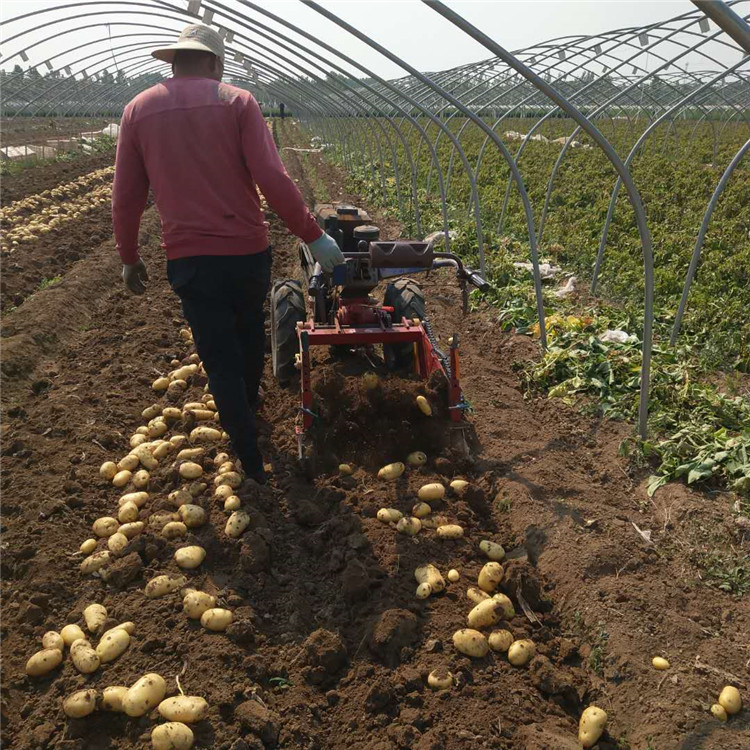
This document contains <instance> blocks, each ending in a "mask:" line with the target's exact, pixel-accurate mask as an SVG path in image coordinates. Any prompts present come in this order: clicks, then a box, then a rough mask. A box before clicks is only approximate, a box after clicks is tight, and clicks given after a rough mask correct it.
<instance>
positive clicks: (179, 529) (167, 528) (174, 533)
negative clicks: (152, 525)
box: [161, 521, 187, 539]
mask: <svg viewBox="0 0 750 750" xmlns="http://www.w3.org/2000/svg"><path fill="white" fill-rule="evenodd" d="M186 534H187V526H185V524H184V523H182V521H170V522H169V523H167V524H165V525H164V528H163V529H162V530H161V535H162V536H163V537H164V538H165V539H182V537H184V536H185V535H186Z"/></svg>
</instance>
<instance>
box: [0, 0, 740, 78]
mask: <svg viewBox="0 0 750 750" xmlns="http://www.w3.org/2000/svg"><path fill="white" fill-rule="evenodd" d="M66 1H71V0H57V1H56V0H46V1H45V2H42V1H41V0H3V1H2V3H0V13H1V14H2V20H3V27H2V39H3V44H2V53H3V59H5V58H6V57H8V56H10V55H13V54H14V53H16V52H17V51H18V50H19V49H20V48H23V47H26V46H27V45H28V43H29V40H36V39H41V38H44V37H46V36H54V37H55V38H53V39H52V40H51V41H48V42H46V43H45V44H44V45H41V46H39V47H36V48H34V50H33V51H31V52H30V53H29V58H30V63H33V64H41V63H43V62H44V60H45V59H47V58H48V57H50V56H52V55H54V54H56V53H59V52H63V51H66V50H68V49H70V48H71V47H74V48H76V49H77V50H78V53H77V54H78V55H79V56H81V55H82V54H83V52H81V50H83V51H85V50H86V49H87V45H90V44H92V43H93V42H95V41H98V42H99V43H100V44H101V43H102V40H106V39H107V35H108V34H109V33H111V34H112V35H117V34H118V33H120V34H125V33H133V32H135V31H136V30H137V29H135V28H133V27H131V26H129V25H128V26H125V25H119V26H114V25H112V26H110V29H109V30H108V29H107V27H106V25H105V23H104V22H105V21H106V20H111V21H115V20H116V19H115V16H114V15H112V14H110V15H107V16H98V17H94V18H91V19H88V20H87V21H86V22H87V23H92V24H94V28H91V29H89V30H86V31H79V32H76V33H71V34H67V35H65V34H59V31H60V30H62V29H64V28H73V27H74V26H75V25H76V24H80V23H81V20H80V16H81V14H82V13H84V12H87V11H88V12H91V11H97V10H99V11H100V10H102V9H105V8H106V9H109V8H113V7H116V6H115V4H109V3H108V4H99V3H94V2H91V3H90V4H89V5H88V6H87V7H86V6H84V7H82V8H80V9H76V10H75V11H71V10H63V11H56V12H50V13H45V14H41V15H37V16H35V17H33V18H31V19H26V20H22V21H13V19H14V18H15V17H17V16H19V15H22V14H24V13H29V12H32V11H37V10H40V9H50V8H53V7H55V6H57V5H61V4H64V3H65V2H66ZM72 1H73V2H79V0H72ZM204 1H205V0H204ZM258 1H259V4H261V5H263V7H266V8H268V9H269V10H271V11H272V12H274V13H276V14H277V15H279V16H281V17H283V18H285V19H288V20H290V21H292V22H294V23H295V24H298V25H300V26H303V27H304V28H305V29H306V30H307V31H308V32H309V33H311V34H313V35H314V36H316V37H318V38H320V39H324V40H325V41H327V42H328V43H329V44H331V45H332V46H335V47H336V48H337V49H340V50H341V51H343V52H345V53H347V54H348V55H350V56H352V57H354V58H356V59H357V60H358V61H359V62H361V63H362V64H363V65H365V66H367V67H368V68H370V69H371V70H373V71H374V72H375V73H377V74H378V75H382V76H384V77H397V76H401V75H404V72H403V70H401V69H400V68H399V67H397V66H395V65H393V64H392V63H390V62H389V61H387V60H386V59H384V58H383V57H382V56H381V55H380V54H378V53H377V52H375V51H374V50H371V49H369V48H367V47H365V46H364V45H363V44H362V43H361V42H359V41H358V40H356V39H354V38H353V37H352V36H351V35H349V34H348V33H346V32H345V31H343V30H342V29H339V28H338V27H335V26H333V25H332V23H331V22H330V21H328V20H326V19H324V18H323V17H322V16H320V15H318V14H317V13H316V12H314V11H313V10H312V9H310V8H307V7H305V6H304V5H302V4H301V3H300V2H298V0H271V1H269V0H258ZM138 2H145V3H149V5H150V6H151V7H154V8H155V7H156V6H157V3H156V2H155V0H138ZM138 2H131V3H126V2H123V3H119V4H118V7H120V8H129V9H130V10H136V11H137V10H138ZM167 2H169V4H170V5H171V6H172V7H173V8H179V9H185V8H186V7H187V0H167ZM224 3H225V4H226V5H228V6H232V7H234V8H241V7H242V6H241V5H240V2H239V0H224ZM321 4H322V5H324V7H326V8H328V9H329V10H331V11H332V12H334V13H336V14H337V15H339V16H340V17H341V18H343V19H344V20H346V21H347V22H349V23H351V24H352V25H353V26H355V27H357V28H359V29H361V30H363V31H364V32H365V33H367V34H368V35H370V36H371V37H372V38H374V39H375V40H376V41H378V42H379V43H381V44H382V45H383V46H386V47H388V48H389V49H390V50H392V51H393V52H395V53H396V54H397V55H399V56H401V57H402V58H403V59H405V60H406V61H407V62H409V63H410V64H412V65H413V66H414V67H416V68H418V69H420V70H423V71H436V70H442V69H445V68H449V67H453V66H456V65H461V64H464V63H468V62H472V61H475V60H480V59H483V58H486V57H488V56H489V55H488V53H487V52H486V50H485V49H484V48H483V47H481V46H480V45H479V44H477V43H476V42H474V41H473V40H472V39H470V38H469V37H468V36H467V35H465V34H463V33H462V32H460V31H459V30H458V29H456V28H455V27H453V26H452V25H451V24H450V23H449V22H448V21H446V20H445V19H443V18H442V17H441V16H439V15H438V14H437V13H435V12H434V11H433V10H431V9H430V8H428V7H427V6H425V5H424V4H423V3H421V2H419V0H347V1H346V2H343V1H342V0H322V2H321ZM446 4H447V5H449V7H451V8H453V9H454V10H456V11H458V12H459V13H460V14H461V15H463V16H464V17H465V18H466V19H467V20H469V21H470V22H472V23H474V24H475V25H476V26H478V27H479V28H480V29H481V30H482V31H484V32H485V33H486V34H488V35H489V36H491V37H492V38H493V39H495V40H496V41H497V42H498V43H500V44H501V45H502V46H504V47H505V48H506V49H509V50H514V49H518V48H522V47H525V46H528V45H531V44H534V43H538V42H543V41H546V40H549V39H553V38H556V37H560V36H566V35H571V34H593V33H597V32H602V31H608V30H612V29H617V28H623V27H630V26H639V25H643V24H648V23H651V22H655V21H660V20H666V19H668V18H671V17H673V16H676V15H679V14H681V13H685V12H688V11H691V10H694V6H693V4H692V3H691V2H689V0H627V1H625V0H447V2H446ZM743 6H745V7H744V10H743V11H742V13H743V15H746V14H747V13H748V12H750V7H748V6H750V2H744V3H743V4H742V6H741V7H743ZM244 12H245V13H246V14H247V15H249V16H253V15H254V14H253V12H252V11H250V10H245V11H244ZM62 16H67V17H68V18H69V19H70V20H69V21H67V22H66V23H65V24H63V25H60V26H55V27H53V28H54V31H53V32H52V33H51V32H50V29H49V28H46V29H45V28H44V27H43V25H42V28H38V29H37V30H36V31H34V32H32V33H31V34H29V35H26V36H24V37H22V38H20V39H19V40H16V41H13V40H11V41H10V42H8V41H6V40H8V39H11V38H12V36H13V35H15V34H17V33H18V32H19V31H25V30H26V29H29V28H35V27H38V26H40V24H41V21H42V19H48V18H51V17H55V18H60V17H62ZM142 18H144V16H143V14H142V13H136V14H131V15H129V16H120V17H119V19H118V20H119V21H120V22H123V21H132V20H133V19H142ZM152 23H155V24H158V25H160V26H162V27H163V28H164V30H166V31H167V32H171V31H174V33H175V34H176V33H177V31H178V30H179V29H180V28H181V25H182V23H181V22H180V21H176V20H175V21H173V22H169V21H163V20H162V21H158V20H157V21H152ZM152 31H155V30H152ZM285 35H286V36H288V34H285ZM138 38H139V37H135V39H138ZM302 41H303V40H302ZM304 44H306V42H304V41H303V46H304ZM90 48H91V49H93V47H90ZM115 57H116V56H115ZM61 59H64V58H61ZM737 59H739V55H738V54H735V55H734V56H733V55H732V54H729V53H727V55H726V60H725V62H726V61H728V62H736V60H737ZM16 62H21V61H20V60H18V58H15V59H12V60H11V61H9V63H8V64H4V63H0V66H2V67H3V68H5V69H9V68H12V67H13V63H16ZM21 64H22V67H26V66H27V65H28V63H21ZM696 64H698V63H696Z"/></svg>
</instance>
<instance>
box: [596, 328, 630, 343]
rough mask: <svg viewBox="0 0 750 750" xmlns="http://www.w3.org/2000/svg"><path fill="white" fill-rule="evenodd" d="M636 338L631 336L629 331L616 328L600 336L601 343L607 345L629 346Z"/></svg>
mask: <svg viewBox="0 0 750 750" xmlns="http://www.w3.org/2000/svg"><path fill="white" fill-rule="evenodd" d="M634 338H635V336H631V335H630V334H629V333H628V332H627V331H621V330H620V329H619V328H616V329H614V330H612V329H610V330H608V331H605V332H604V333H602V334H601V335H600V336H599V341H603V342H604V343H605V344H627V343H628V341H631V340H632V339H634Z"/></svg>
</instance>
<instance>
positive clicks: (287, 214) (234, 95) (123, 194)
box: [112, 24, 344, 483]
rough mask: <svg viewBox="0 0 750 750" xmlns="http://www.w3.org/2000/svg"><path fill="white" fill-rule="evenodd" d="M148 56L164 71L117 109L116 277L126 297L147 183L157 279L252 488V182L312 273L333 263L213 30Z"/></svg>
mask: <svg viewBox="0 0 750 750" xmlns="http://www.w3.org/2000/svg"><path fill="white" fill-rule="evenodd" d="M152 54H153V56H154V57H155V58H157V59H158V60H163V61H165V62H168V63H171V64H172V72H173V77H172V78H169V79H167V80H165V81H163V82H161V83H159V84H157V85H156V86H153V87H152V88H150V89H148V90H147V91H144V92H142V93H141V94H139V95H138V96H136V97H135V99H133V101H131V102H130V103H129V104H128V105H127V107H126V108H125V111H124V113H123V116H122V123H121V125H120V133H119V140H118V145H117V159H116V163H115V179H114V186H113V190H112V221H113V226H114V233H115V239H116V242H117V250H118V252H119V253H120V257H121V258H122V262H123V271H122V276H123V280H124V281H125V284H126V285H127V287H128V289H130V291H131V292H133V293H134V294H143V293H144V292H145V289H146V287H145V283H146V281H147V280H148V274H147V272H146V267H145V265H144V263H143V261H142V260H141V259H140V256H139V253H138V231H139V226H140V220H141V216H142V214H143V211H144V209H145V207H146V200H147V197H148V190H149V186H150V187H151V189H152V190H153V194H154V200H155V202H156V207H157V209H158V211H159V214H160V216H161V223H162V245H163V247H164V249H165V250H166V253H167V275H168V278H169V283H170V285H171V287H172V289H173V290H174V291H175V292H176V293H177V295H178V296H179V297H180V299H181V301H182V309H183V312H184V314H185V317H186V318H187V321H188V323H189V324H190V328H191V329H192V331H193V337H194V339H195V345H196V348H197V350H198V355H199V356H200V358H201V359H202V360H203V365H204V367H205V368H206V372H207V373H208V378H209V386H210V388H211V393H212V394H213V396H214V399H215V401H216V405H217V408H218V410H219V414H220V418H221V424H222V426H223V428H224V429H225V430H226V432H227V433H228V434H229V437H230V439H231V442H232V447H233V449H234V451H235V453H236V454H237V456H238V457H239V459H240V461H241V462H242V467H243V469H244V471H245V475H246V476H247V477H248V478H250V479H254V480H255V481H257V482H259V483H262V482H264V481H265V473H264V471H263V460H262V457H261V454H260V452H259V450H258V446H257V435H256V428H255V418H254V412H255V405H256V401H257V397H258V388H259V385H260V378H261V374H262V371H263V358H264V352H265V335H264V326H263V304H264V301H265V298H266V295H267V294H268V289H269V284H270V279H271V249H270V247H269V246H268V233H267V230H266V226H265V224H264V221H263V212H262V211H261V208H260V198H259V196H258V189H260V191H261V192H262V193H263V195H264V196H265V198H266V200H267V201H268V204H269V205H270V206H271V208H272V209H273V210H274V211H275V212H276V213H277V214H278V216H279V217H280V218H281V219H282V220H283V221H284V223H285V224H286V226H287V227H288V229H289V230H290V231H291V232H293V233H294V234H296V235H297V236H298V237H300V238H301V239H302V240H303V241H304V242H306V243H307V244H308V245H309V247H310V250H311V251H312V254H313V256H314V257H315V259H316V260H317V261H318V262H319V263H320V264H321V266H322V267H323V269H324V270H327V271H331V270H332V269H333V267H334V266H335V265H337V264H339V263H343V262H344V258H343V255H342V254H341V251H340V250H339V248H338V245H337V244H336V242H335V240H333V239H332V238H331V237H329V236H328V235H327V234H324V233H323V232H322V231H321V230H320V228H319V227H318V225H317V223H316V222H315V219H314V218H313V216H312V215H311V213H310V211H309V210H308V208H307V206H306V205H305V203H304V201H303V199H302V196H301V195H300V193H299V190H297V187H296V186H295V184H294V182H293V181H292V179H291V178H290V177H289V175H288V174H287V173H286V170H285V169H284V165H283V164H282V162H281V159H280V157H279V153H278V151H277V149H276V145H275V143H274V141H273V138H272V136H271V134H270V132H269V130H268V127H267V126H266V123H265V121H264V119H263V115H262V113H261V111H260V108H259V107H258V104H257V102H256V101H255V99H254V98H253V96H252V95H251V94H250V93H248V92H247V91H244V90H242V89H239V88H236V87H234V86H230V85H228V84H224V83H221V78H222V74H223V71H224V42H223V40H222V38H221V37H220V36H219V34H218V33H216V32H215V31H214V30H213V29H212V28H210V27H209V26H204V25H202V24H195V25H191V26H188V27H187V28H186V29H184V30H183V32H182V34H181V35H180V37H179V40H178V42H177V43H176V44H174V45H172V46H170V47H166V48H164V49H158V50H155V51H154V52H153V53H152Z"/></svg>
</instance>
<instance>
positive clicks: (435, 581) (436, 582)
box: [414, 563, 445, 593]
mask: <svg viewBox="0 0 750 750" xmlns="http://www.w3.org/2000/svg"><path fill="white" fill-rule="evenodd" d="M414 578H415V579H416V580H417V583H428V584H430V586H431V588H432V590H433V591H434V592H435V593H439V592H440V591H443V590H444V589H445V580H444V579H443V576H442V575H441V574H440V571H439V570H438V569H437V568H436V567H435V566H434V565H433V564H432V563H427V565H420V566H419V567H418V568H417V569H416V570H415V571H414Z"/></svg>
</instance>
